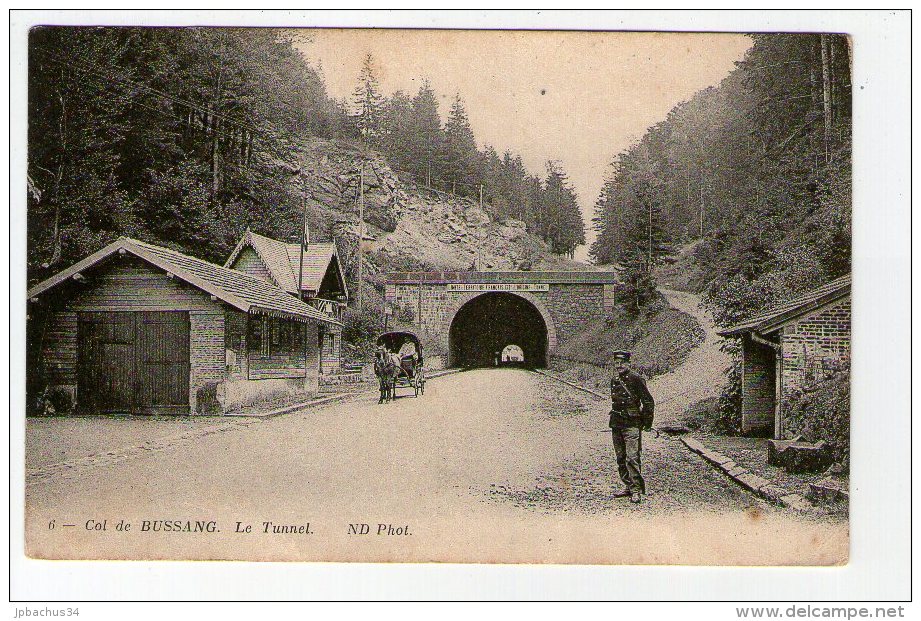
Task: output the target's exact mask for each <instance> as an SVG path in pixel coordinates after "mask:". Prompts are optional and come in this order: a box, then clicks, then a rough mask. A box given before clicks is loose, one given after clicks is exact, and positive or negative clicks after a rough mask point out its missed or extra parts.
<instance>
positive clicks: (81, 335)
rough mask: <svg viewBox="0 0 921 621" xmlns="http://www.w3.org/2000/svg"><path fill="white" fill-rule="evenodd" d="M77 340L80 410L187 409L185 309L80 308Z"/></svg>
mask: <svg viewBox="0 0 921 621" xmlns="http://www.w3.org/2000/svg"><path fill="white" fill-rule="evenodd" d="M77 340H78V371H77V391H78V392H77V399H78V403H79V405H80V407H81V409H83V410H84V411H87V412H99V413H113V412H119V413H135V414H187V413H188V412H189V314H188V313H187V312H138V311H132V312H88V313H81V314H80V322H79V327H78V337H77Z"/></svg>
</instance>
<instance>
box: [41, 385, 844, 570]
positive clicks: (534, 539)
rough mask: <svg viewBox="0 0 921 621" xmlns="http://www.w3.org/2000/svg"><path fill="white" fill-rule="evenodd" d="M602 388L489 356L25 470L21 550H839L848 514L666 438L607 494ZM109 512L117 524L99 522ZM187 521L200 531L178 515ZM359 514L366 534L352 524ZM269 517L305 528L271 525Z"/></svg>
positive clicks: (753, 560)
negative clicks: (382, 391)
mask: <svg viewBox="0 0 921 621" xmlns="http://www.w3.org/2000/svg"><path fill="white" fill-rule="evenodd" d="M601 405H602V404H600V403H599V400H598V399H596V398H595V397H593V396H591V395H588V394H585V393H581V392H577V391H575V390H572V389H571V388H569V387H567V386H565V385H563V384H560V383H559V382H556V381H555V380H551V379H548V378H545V377H541V376H538V375H536V374H533V373H529V372H527V371H521V370H511V369H492V370H481V371H472V372H466V373H460V374H456V375H451V376H447V377H444V378H439V379H437V380H434V381H432V382H431V383H430V384H429V386H428V387H427V390H426V394H425V395H424V397H421V398H419V399H413V398H403V399H398V400H397V401H395V402H393V403H391V404H386V405H383V406H379V405H377V403H376V397H374V396H372V395H369V396H362V397H356V398H355V399H354V400H353V401H350V402H348V403H338V404H335V405H330V406H328V407H323V408H319V409H314V410H308V411H304V412H300V413H295V414H291V415H287V416H282V417H278V418H274V419H270V420H266V421H264V422H260V423H259V424H253V425H249V426H245V427H244V426H240V427H237V428H234V429H227V430H223V431H222V432H221V433H211V434H207V435H201V436H199V437H197V438H195V440H194V441H181V442H176V443H175V444H174V445H172V446H163V447H159V450H156V451H146V452H143V453H140V454H137V455H135V456H133V457H132V458H131V459H126V460H123V461H117V460H106V461H102V462H100V463H99V464H97V465H96V466H95V467H92V468H86V469H82V470H81V471H80V473H78V474H75V475H74V476H71V477H64V476H56V477H49V478H47V479H44V480H40V481H36V482H35V484H33V485H30V486H28V488H27V490H26V494H27V496H26V507H27V510H26V537H27V542H28V550H29V553H30V554H32V555H35V556H39V557H50V558H60V557H65V558H67V557H69V558H194V559H248V560H315V561H316V560H356V561H357V560H362V561H428V560H435V561H468V562H559V563H573V562H578V563H659V562H667V563H721V562H722V563H730V564H732V563H746V564H765V563H768V564H770V563H789V562H798V563H805V562H810V563H816V564H824V563H830V562H839V561H840V560H841V559H843V558H846V554H847V528H846V525H840V524H824V523H819V522H810V521H803V520H801V518H799V517H797V516H795V515H792V514H790V513H788V512H785V511H783V510H780V509H776V508H774V507H771V506H769V505H766V504H765V503H763V502H762V501H760V500H758V499H756V498H754V497H752V496H751V495H749V494H747V493H746V492H744V491H742V490H741V489H740V488H738V487H737V486H734V485H733V484H732V483H731V482H729V481H727V480H726V479H725V478H723V477H720V476H719V475H717V474H716V473H715V472H714V471H713V470H712V469H711V468H709V467H708V466H706V465H705V464H703V463H702V462H701V461H700V460H697V459H694V458H693V457H692V456H690V455H689V454H688V452H687V451H685V450H684V449H683V447H680V446H679V445H678V443H677V442H676V441H674V440H672V439H668V438H664V437H663V438H659V439H656V438H653V437H652V436H647V441H646V444H645V453H644V454H645V458H646V460H645V468H646V471H647V476H648V480H649V488H650V494H649V498H648V502H647V503H645V504H643V505H640V506H634V505H631V504H630V503H628V502H626V501H624V500H623V499H613V498H611V492H612V490H614V489H617V488H619V486H620V483H619V482H618V481H617V480H616V474H614V468H613V464H612V452H611V450H610V446H609V445H610V436H609V435H608V434H607V433H603V431H604V426H605V422H606V416H605V408H604V407H601ZM143 422H144V421H138V424H143ZM52 520H54V524H55V526H54V528H52V527H51V524H52ZM121 520H124V521H125V523H128V524H131V527H132V528H131V530H130V531H125V530H118V529H117V528H116V526H117V524H118V523H119V522H120V521H121ZM145 522H146V523H147V525H148V526H149V528H148V530H144V523H145ZM103 523H104V524H105V530H97V525H99V524H103ZM164 523H166V524H169V525H170V527H169V528H170V530H168V531H165V530H164ZM187 523H188V524H191V525H192V528H194V525H195V524H196V523H200V524H201V525H202V528H204V529H205V532H197V533H190V532H185V528H186V525H187ZM238 523H239V524H238ZM65 524H72V525H73V526H65ZM154 524H160V527H159V530H157V531H154V530H153V525H154ZM362 524H367V525H368V527H367V528H368V529H369V533H368V534H366V535H365V534H356V533H355V532H350V530H354V529H357V530H361V529H362V528H363V527H362V526H361V525H362ZM209 525H210V526H209ZM278 525H284V526H293V527H295V530H296V529H297V527H299V526H303V527H304V532H301V533H298V532H293V533H292V532H286V533H275V532H274V531H273V530H272V528H273V526H278ZM308 525H309V526H308ZM247 526H249V527H250V528H251V530H249V531H247V530H246V528H247ZM98 528H101V527H98ZM209 528H210V529H211V530H210V532H209V531H208V529H209ZM266 530H268V532H266ZM240 531H242V532H240ZM379 532H380V534H378V533H379ZM407 532H408V534H407Z"/></svg>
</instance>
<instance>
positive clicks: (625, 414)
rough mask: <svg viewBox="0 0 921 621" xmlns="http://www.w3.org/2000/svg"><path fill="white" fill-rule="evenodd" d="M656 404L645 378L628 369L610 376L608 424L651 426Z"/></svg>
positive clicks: (612, 425)
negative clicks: (609, 414)
mask: <svg viewBox="0 0 921 621" xmlns="http://www.w3.org/2000/svg"><path fill="white" fill-rule="evenodd" d="M655 409H656V404H655V401H654V400H653V398H652V395H651V394H650V393H649V389H648V388H646V380H644V379H643V378H642V377H641V376H639V375H637V374H636V373H634V372H633V371H631V370H630V369H627V370H626V371H624V372H623V373H620V374H617V375H614V376H612V377H611V419H610V421H609V422H608V424H609V426H611V427H615V426H621V427H643V428H646V429H649V428H650V427H652V419H653V414H654V413H655Z"/></svg>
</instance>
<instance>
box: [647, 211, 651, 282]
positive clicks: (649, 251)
mask: <svg viewBox="0 0 921 621" xmlns="http://www.w3.org/2000/svg"><path fill="white" fill-rule="evenodd" d="M648 229H649V240H648V242H647V250H646V252H647V254H646V270H647V271H650V270H652V201H650V202H649V227H648Z"/></svg>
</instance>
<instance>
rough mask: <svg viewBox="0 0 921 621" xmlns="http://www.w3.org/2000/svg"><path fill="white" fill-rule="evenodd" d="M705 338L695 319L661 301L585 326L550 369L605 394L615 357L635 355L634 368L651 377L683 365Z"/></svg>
mask: <svg viewBox="0 0 921 621" xmlns="http://www.w3.org/2000/svg"><path fill="white" fill-rule="evenodd" d="M703 338H704V331H703V328H701V327H700V324H699V323H698V322H697V320H696V319H694V318H693V317H692V316H690V315H688V314H687V313H684V312H682V311H679V310H677V309H675V308H672V307H671V306H669V305H668V304H667V303H666V302H665V300H664V299H662V298H660V299H659V300H657V301H656V302H654V303H653V304H650V305H649V306H647V307H646V308H645V309H644V310H643V312H641V313H639V314H632V313H629V312H627V310H625V309H624V308H621V307H615V308H614V309H612V311H611V313H610V315H608V317H607V318H606V320H605V321H604V322H603V323H600V324H598V325H594V326H589V327H588V328H587V329H586V330H585V331H584V332H582V334H580V335H578V336H577V337H575V338H574V339H571V340H569V341H568V342H567V343H566V344H565V345H564V346H563V347H561V348H560V350H559V352H558V355H557V356H555V357H554V360H553V361H552V364H551V366H552V369H553V370H554V371H556V372H557V373H559V374H560V375H561V376H563V377H565V378H566V379H568V380H570V381H573V382H577V383H579V384H582V385H584V386H587V387H589V388H600V389H603V391H604V390H606V388H605V387H606V386H607V382H608V380H609V376H610V371H609V370H608V365H609V364H610V361H611V356H612V354H613V352H615V351H618V350H627V351H630V352H633V359H632V362H633V366H634V368H636V369H637V370H638V371H639V372H640V373H642V374H643V375H644V376H646V377H647V378H650V377H654V376H656V375H661V374H662V373H667V372H669V371H671V370H672V369H674V368H676V367H677V366H678V365H680V364H681V363H682V362H684V360H685V359H686V358H687V356H688V354H689V353H690V351H691V350H692V349H693V348H694V347H696V346H697V345H699V344H700V343H701V342H702V341H703Z"/></svg>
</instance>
